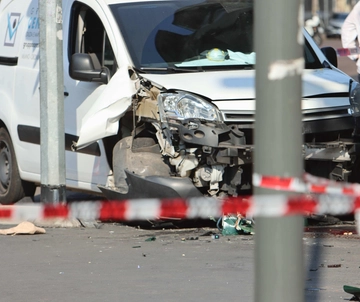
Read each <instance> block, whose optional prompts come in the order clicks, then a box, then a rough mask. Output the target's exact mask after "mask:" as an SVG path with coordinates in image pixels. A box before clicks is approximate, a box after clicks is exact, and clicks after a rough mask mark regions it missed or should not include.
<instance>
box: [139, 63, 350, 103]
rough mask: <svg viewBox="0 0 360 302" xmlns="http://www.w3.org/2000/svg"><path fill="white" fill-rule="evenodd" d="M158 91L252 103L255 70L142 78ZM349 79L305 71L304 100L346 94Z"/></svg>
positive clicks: (339, 74)
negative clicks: (322, 95)
mask: <svg viewBox="0 0 360 302" xmlns="http://www.w3.org/2000/svg"><path fill="white" fill-rule="evenodd" d="M141 76H143V77H144V78H146V79H148V80H150V81H151V82H153V83H154V84H155V85H157V86H159V87H164V88H166V89H168V90H169V89H174V90H183V91H188V92H192V93H195V94H198V95H202V96H204V97H207V98H209V99H211V100H214V101H215V100H234V99H248V100H249V99H255V70H235V71H216V72H202V73H197V72H196V73H195V72H194V73H178V74H144V75H141ZM349 80H350V77H349V76H347V75H345V74H343V73H342V72H340V71H338V70H332V69H329V68H324V69H317V70H304V72H303V87H302V90H303V97H309V96H314V95H320V94H329V93H330V94H331V93H347V92H349Z"/></svg>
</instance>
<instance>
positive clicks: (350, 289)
mask: <svg viewBox="0 0 360 302" xmlns="http://www.w3.org/2000/svg"><path fill="white" fill-rule="evenodd" d="M343 288H344V291H345V292H346V293H348V294H351V295H353V297H352V298H351V299H350V301H360V288H358V287H355V286H350V285H344V287H343Z"/></svg>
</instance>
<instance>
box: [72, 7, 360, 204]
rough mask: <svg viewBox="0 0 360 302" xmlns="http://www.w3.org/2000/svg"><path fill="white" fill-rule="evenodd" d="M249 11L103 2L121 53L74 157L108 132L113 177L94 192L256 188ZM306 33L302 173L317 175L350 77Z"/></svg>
mask: <svg viewBox="0 0 360 302" xmlns="http://www.w3.org/2000/svg"><path fill="white" fill-rule="evenodd" d="M253 4H254V3H253V1H252V0H242V1H223V0H214V1H202V0H182V1H176V0H173V1H115V0H111V1H110V2H109V8H110V11H111V13H112V16H113V17H114V20H115V23H116V24H117V26H118V28H119V35H120V33H121V39H120V38H119V41H121V43H119V44H118V45H123V46H124V47H123V48H120V46H119V50H117V51H115V53H116V54H118V55H117V58H118V59H117V60H118V61H117V62H116V64H113V65H114V66H115V65H116V67H117V70H116V72H115V73H114V75H113V76H112V77H111V78H110V79H109V82H107V81H104V82H103V83H104V84H105V85H103V86H104V88H103V91H102V92H101V94H100V97H99V98H98V99H97V100H96V102H95V103H94V105H93V106H92V108H91V109H90V110H89V112H88V113H87V114H86V116H85V118H84V119H83V121H82V126H81V130H80V136H79V139H78V141H77V142H76V143H74V150H76V149H79V148H82V147H83V146H86V145H87V144H90V143H92V142H95V141H96V140H103V141H104V140H105V138H107V137H110V139H109V140H108V142H109V141H112V143H107V144H105V149H107V150H110V151H111V156H109V157H108V158H109V159H110V161H111V163H110V167H111V171H110V173H109V177H108V180H107V183H106V184H101V185H99V186H98V187H99V189H100V190H101V191H102V193H103V194H104V195H105V196H106V197H107V198H108V199H128V198H189V197H200V196H212V197H216V198H226V197H236V196H239V195H248V194H251V193H252V163H253V152H254V146H253V141H254V135H253V132H254V123H255V63H256V55H255V51H254V44H253V41H254V37H253V34H254V30H253V25H254V16H253V15H254V11H253ZM149 16H151V18H149ZM303 35H304V44H303V45H302V47H303V49H304V63H305V64H304V71H303V75H302V79H303V91H302V99H301V100H299V102H300V101H301V103H302V110H303V134H304V143H305V145H304V159H305V161H306V165H305V166H306V169H307V170H308V171H311V172H313V171H315V172H317V171H318V169H317V167H318V166H319V162H321V161H327V162H331V164H334V160H333V157H332V158H329V157H323V158H319V157H318V156H317V154H319V150H320V149H321V148H325V149H326V150H325V151H327V150H328V149H329V146H331V145H332V144H333V142H334V141H338V142H340V141H344V139H345V140H352V136H351V135H352V131H353V128H354V125H353V118H352V117H351V115H350V114H349V113H348V109H349V107H350V102H349V85H350V83H351V81H352V79H351V78H350V77H349V76H347V75H345V74H344V73H343V72H341V71H340V70H338V69H337V68H336V64H337V62H336V60H331V59H330V60H329V59H328V58H327V57H326V52H325V50H323V51H321V50H320V49H319V48H318V47H317V45H316V44H315V43H314V41H313V40H312V38H311V37H310V36H309V34H308V33H307V32H306V31H305V30H303ZM329 51H331V50H329V49H327V52H329ZM332 51H333V52H334V50H332ZM124 54H127V55H124ZM330 57H331V56H330ZM332 57H333V56H332ZM335 59H336V55H335ZM121 60H123V61H121ZM72 65H73V66H76V64H72ZM85 69H86V68H85ZM99 78H100V79H101V78H102V77H101V76H99ZM271 101H272V100H271V99H269V102H271ZM274 143H275V142H274ZM289 143H291V142H289ZM319 146H320V147H319ZM320 151H321V150H320ZM269 160H271V159H269ZM322 167H323V166H322ZM332 171H333V169H332V167H331V170H329V168H328V167H324V168H322V171H321V173H322V174H324V175H329V173H332Z"/></svg>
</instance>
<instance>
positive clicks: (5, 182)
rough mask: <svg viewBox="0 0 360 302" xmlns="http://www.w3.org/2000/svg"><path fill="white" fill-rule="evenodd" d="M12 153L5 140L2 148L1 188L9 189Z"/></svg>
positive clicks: (0, 158)
mask: <svg viewBox="0 0 360 302" xmlns="http://www.w3.org/2000/svg"><path fill="white" fill-rule="evenodd" d="M9 162H10V153H9V149H8V148H7V146H6V145H5V144H4V142H3V143H2V144H1V149H0V190H1V191H2V192H5V191H7V189H8V187H9V183H10V163H9Z"/></svg>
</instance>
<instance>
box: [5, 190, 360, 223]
mask: <svg viewBox="0 0 360 302" xmlns="http://www.w3.org/2000/svg"><path fill="white" fill-rule="evenodd" d="M357 210H360V197H353V196H347V195H319V196H311V195H298V196H290V197H289V196H285V195H258V196H251V197H246V198H245V197H238V198H229V199H226V200H223V201H221V200H217V199H215V198H208V197H204V198H190V199H187V200H183V199H173V200H161V199H134V200H125V201H86V202H73V203H69V204H67V205H46V204H33V205H12V206H0V219H10V220H33V219H51V218H69V219H70V218H79V219H84V220H103V221H106V220H123V221H133V220H147V219H149V220H153V219H158V218H164V217H168V218H181V219H194V218H205V219H207V218H209V217H221V216H222V215H224V214H234V213H241V214H243V215H245V216H247V217H261V216H263V217H282V216H288V215H306V214H331V215H343V214H348V213H353V212H355V211H357Z"/></svg>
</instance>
